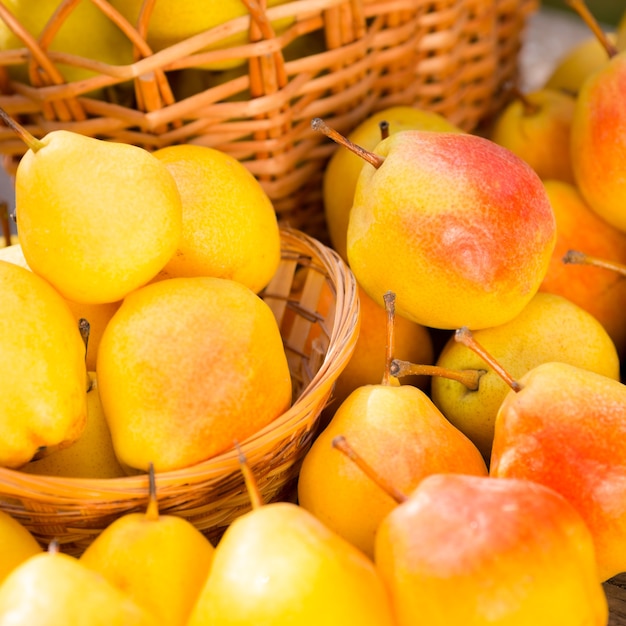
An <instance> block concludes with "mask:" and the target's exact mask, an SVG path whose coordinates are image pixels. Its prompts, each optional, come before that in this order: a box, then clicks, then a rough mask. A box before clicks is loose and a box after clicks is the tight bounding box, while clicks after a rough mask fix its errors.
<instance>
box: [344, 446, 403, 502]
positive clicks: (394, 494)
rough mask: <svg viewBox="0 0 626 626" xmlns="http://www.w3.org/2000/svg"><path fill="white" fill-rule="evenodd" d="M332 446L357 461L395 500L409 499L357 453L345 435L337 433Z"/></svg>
mask: <svg viewBox="0 0 626 626" xmlns="http://www.w3.org/2000/svg"><path fill="white" fill-rule="evenodd" d="M332 446H333V448H335V449H336V450H339V451H340V452H342V453H343V454H344V455H345V456H346V457H348V458H349V459H350V460H351V461H352V462H353V463H355V464H356V466H357V467H358V468H359V469H360V470H361V471H362V472H363V473H364V474H365V475H366V476H367V477H368V478H370V479H371V480H372V481H373V482H374V483H375V484H376V485H378V486H379V487H380V488H381V489H382V490H383V491H384V492H385V493H386V494H387V495H389V496H390V497H391V498H392V499H393V500H394V501H395V502H397V503H398V504H402V503H403V502H405V501H406V500H407V498H408V496H407V495H406V494H404V493H402V492H401V491H400V490H398V489H396V487H394V486H393V485H392V484H391V483H390V482H388V481H387V480H386V479H385V478H383V477H382V476H381V475H380V474H379V473H378V472H376V471H375V470H374V468H373V467H372V466H371V465H370V464H369V463H367V462H366V461H365V460H364V459H363V457H362V456H360V455H359V454H357V452H356V450H354V448H353V447H352V446H351V445H350V444H349V443H348V440H347V439H346V438H345V436H344V435H337V436H336V437H334V438H333V440H332Z"/></svg>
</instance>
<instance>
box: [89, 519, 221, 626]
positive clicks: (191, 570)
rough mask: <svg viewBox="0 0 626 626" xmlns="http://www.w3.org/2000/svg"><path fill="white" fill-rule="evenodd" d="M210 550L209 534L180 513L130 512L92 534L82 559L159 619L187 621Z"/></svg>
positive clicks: (174, 625) (175, 624) (172, 624)
mask: <svg viewBox="0 0 626 626" xmlns="http://www.w3.org/2000/svg"><path fill="white" fill-rule="evenodd" d="M213 554H214V548H213V545H212V544H211V543H210V542H209V540H208V539H207V538H206V537H205V536H204V535H203V534H202V533H201V532H200V531H199V530H198V529H197V528H196V527H195V526H193V524H191V522H189V521H187V520H186V519H183V518H182V517H178V516H175V515H159V514H158V512H156V513H155V514H152V512H150V513H128V514H126V515H124V516H122V517H119V518H117V519H116V520H115V521H113V522H112V523H111V524H109V526H107V527H106V528H105V529H104V530H103V531H102V532H101V533H100V534H99V535H98V536H97V537H96V538H95V539H94V541H93V542H92V543H91V544H90V545H89V546H88V547H87V548H86V550H85V551H84V552H83V554H82V555H81V556H80V562H81V563H82V564H83V565H84V566H85V567H88V568H89V569H92V570H93V571H95V572H98V573H99V574H101V575H102V576H103V577H104V578H105V579H106V580H108V581H109V582H110V583H111V584H112V585H113V586H114V587H117V588H118V589H120V590H122V591H124V592H125V593H126V594H128V595H129V596H130V598H131V599H132V600H133V601H134V602H136V603H137V604H138V605H139V606H142V607H144V608H145V609H146V610H147V611H149V612H150V613H151V614H152V615H154V616H155V618H157V619H158V620H159V622H160V623H162V624H167V625H168V626H185V624H186V623H187V619H188V617H189V613H190V612H191V609H192V607H193V605H194V603H195V601H196V598H197V596H198V594H199V593H200V589H201V588H202V586H203V585H204V582H205V580H206V577H207V575H208V573H209V569H210V567H211V562H212V560H213Z"/></svg>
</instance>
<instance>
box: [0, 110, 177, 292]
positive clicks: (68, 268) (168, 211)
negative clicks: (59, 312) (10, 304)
mask: <svg viewBox="0 0 626 626" xmlns="http://www.w3.org/2000/svg"><path fill="white" fill-rule="evenodd" d="M0 116H1V117H2V118H3V119H4V120H5V122H6V123H7V124H9V125H10V126H11V127H12V128H13V129H14V130H15V131H16V132H17V133H18V134H19V135H20V137H22V139H24V141H25V142H26V144H27V146H28V147H29V149H28V151H27V152H26V154H24V156H23V157H22V159H21V160H20V162H19V164H18V167H17V171H16V174H15V201H16V214H17V229H18V235H19V240H20V244H21V246H22V250H23V253H24V257H25V259H26V261H27V263H28V265H29V266H30V267H31V269H32V270H33V271H34V272H35V273H37V274H39V275H40V276H42V277H43V278H45V279H46V280H47V281H49V282H50V283H51V284H52V285H53V286H54V287H55V288H56V289H57V290H58V291H59V292H60V293H61V294H62V295H63V296H64V297H65V298H67V299H68V300H73V301H75V302H87V303H103V302H116V301H118V300H121V299H122V298H123V297H124V296H125V295H126V294H127V293H129V292H131V291H133V290H135V289H137V288H138V287H140V286H141V285H143V284H145V283H147V282H148V281H149V280H151V279H152V278H153V277H154V276H155V275H156V274H157V273H158V272H159V271H160V270H161V269H162V268H163V266H164V265H165V264H166V263H167V261H168V260H169V259H170V258H171V256H172V255H173V254H174V252H175V251H176V248H177V246H178V244H179V241H180V236H181V232H182V203H181V199H180V194H179V192H178V187H177V185H176V181H175V180H174V178H173V176H172V175H171V174H170V173H169V171H168V170H167V168H166V167H165V166H164V165H163V164H162V163H161V162H160V161H159V160H158V159H156V158H155V157H154V156H153V155H152V154H151V153H150V152H148V151H147V150H144V149H143V148H140V147H138V146H133V145H130V144H122V143H117V142H113V141H104V140H101V139H96V138H93V137H87V136H84V135H80V134H78V133H75V132H72V131H67V130H54V131H51V132H49V133H48V134H47V135H46V136H45V137H44V138H43V139H36V138H35V137H33V136H32V135H30V133H28V132H27V131H26V130H25V129H24V128H23V127H21V126H19V125H18V124H16V123H15V121H14V120H12V119H11V118H10V117H9V116H7V115H6V113H5V112H4V111H1V110H0Z"/></svg>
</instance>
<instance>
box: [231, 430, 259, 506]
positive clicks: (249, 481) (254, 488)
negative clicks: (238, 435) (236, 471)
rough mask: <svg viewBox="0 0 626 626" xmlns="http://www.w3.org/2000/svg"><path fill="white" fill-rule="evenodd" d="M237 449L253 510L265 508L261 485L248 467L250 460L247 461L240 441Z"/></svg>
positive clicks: (237, 443)
mask: <svg viewBox="0 0 626 626" xmlns="http://www.w3.org/2000/svg"><path fill="white" fill-rule="evenodd" d="M235 448H237V455H238V457H239V467H240V469H241V473H242V474H243V479H244V481H245V483H246V490H247V492H248V496H249V497H250V502H251V504H252V508H253V509H258V508H259V507H261V506H263V498H262V497H261V491H260V489H259V484H258V483H257V480H256V478H255V476H254V474H253V473H252V470H251V469H250V466H249V465H248V459H246V455H245V454H244V453H243V450H242V449H241V446H240V445H239V442H238V441H235Z"/></svg>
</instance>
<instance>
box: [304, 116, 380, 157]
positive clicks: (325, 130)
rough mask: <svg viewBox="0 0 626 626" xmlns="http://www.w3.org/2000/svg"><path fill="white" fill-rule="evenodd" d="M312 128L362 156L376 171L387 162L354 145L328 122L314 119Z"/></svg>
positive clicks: (317, 118) (318, 118)
mask: <svg viewBox="0 0 626 626" xmlns="http://www.w3.org/2000/svg"><path fill="white" fill-rule="evenodd" d="M311 128H312V129H313V130H317V131H319V132H320V133H322V134H324V135H326V136H327V137H328V138H330V139H332V140H333V141H334V142H335V143H338V144H339V145H340V146H343V147H344V148H348V150H350V151H351V152H354V154H356V155H357V156H360V157H361V158H362V159H365V160H366V161H367V162H368V163H369V164H370V165H373V166H374V167H375V168H376V169H378V168H379V167H380V166H381V165H382V164H383V163H384V162H385V159H384V158H383V157H381V156H378V155H377V154H375V153H374V152H370V151H369V150H366V149H365V148H362V147H361V146H359V145H357V144H355V143H353V142H352V141H350V140H349V139H348V138H347V137H344V136H343V135H342V134H340V133H338V132H337V131H336V130H335V129H334V128H331V127H330V126H328V124H326V122H325V121H324V120H323V119H322V118H320V117H314V118H313V119H312V120H311Z"/></svg>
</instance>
